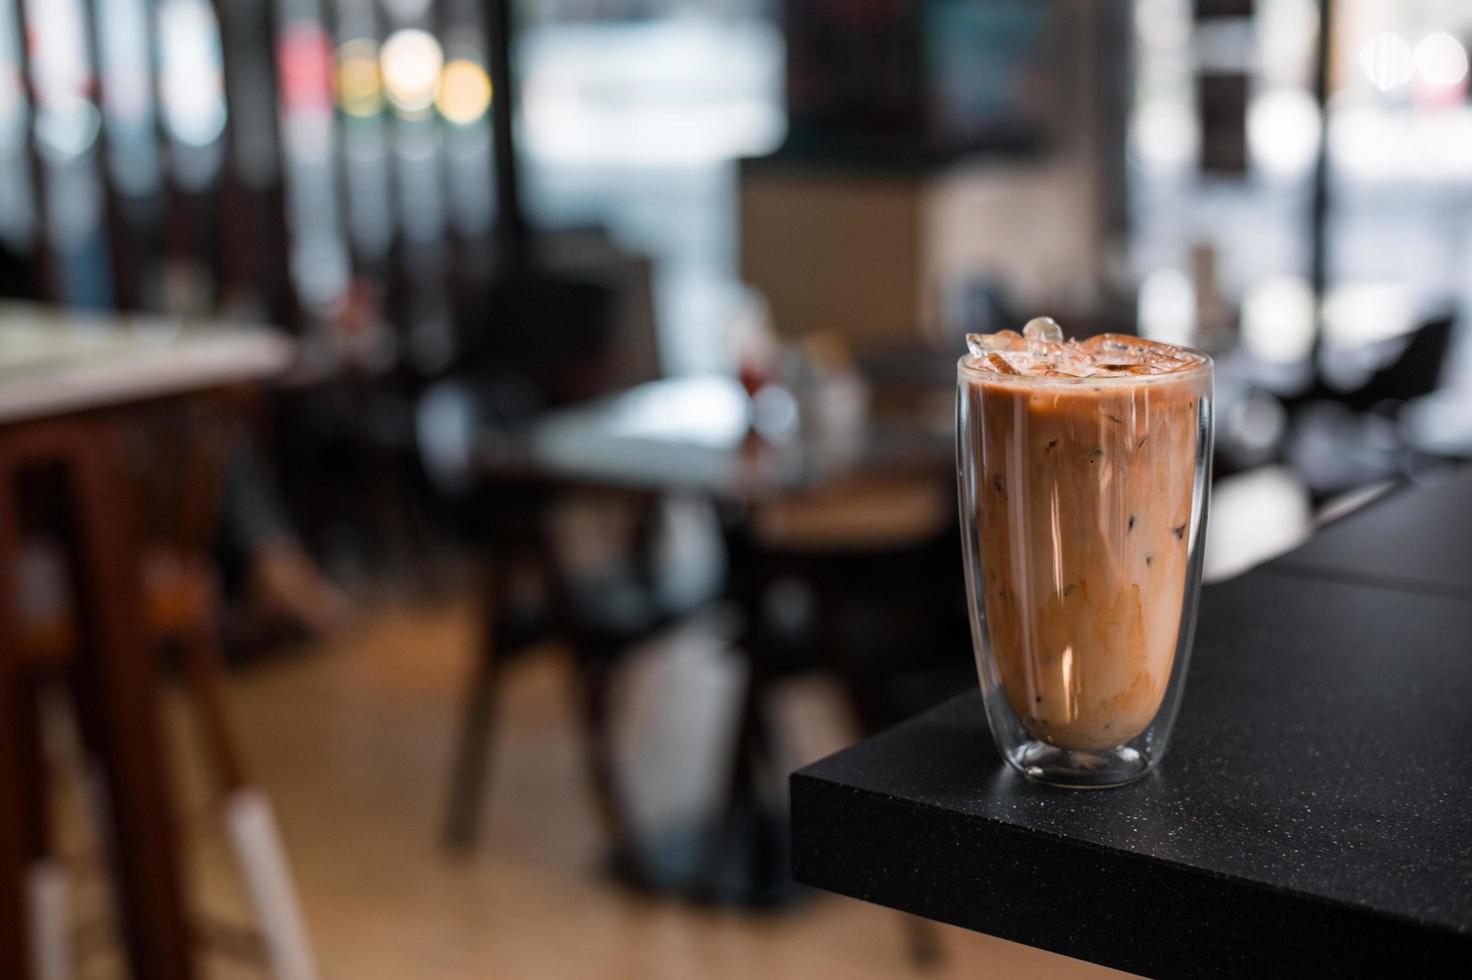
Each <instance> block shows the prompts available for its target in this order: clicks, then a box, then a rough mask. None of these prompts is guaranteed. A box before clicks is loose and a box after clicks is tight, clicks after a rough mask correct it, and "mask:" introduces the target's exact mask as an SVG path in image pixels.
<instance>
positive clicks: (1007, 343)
mask: <svg viewBox="0 0 1472 980" xmlns="http://www.w3.org/2000/svg"><path fill="white" fill-rule="evenodd" d="M966 349H967V350H969V351H970V352H971V353H972V354H975V355H976V356H977V357H983V356H985V355H986V354H987V353H988V352H990V351H994V350H1003V351H1008V350H1010V351H1025V350H1027V341H1026V340H1024V339H1022V334H1020V333H1018V332H1017V331H1016V330H998V331H997V332H996V333H968V334H967V335H966Z"/></svg>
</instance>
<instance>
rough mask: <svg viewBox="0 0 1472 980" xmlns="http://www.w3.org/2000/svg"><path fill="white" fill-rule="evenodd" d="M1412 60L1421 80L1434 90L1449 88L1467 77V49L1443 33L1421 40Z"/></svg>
mask: <svg viewBox="0 0 1472 980" xmlns="http://www.w3.org/2000/svg"><path fill="white" fill-rule="evenodd" d="M1412 58H1413V59H1414V61H1415V65H1416V73H1417V74H1419V75H1420V76H1421V80H1422V81H1424V82H1425V83H1426V84H1428V85H1431V86H1433V87H1435V88H1451V87H1452V86H1453V85H1456V84H1458V83H1460V82H1461V81H1462V79H1464V78H1466V77H1467V49H1466V48H1464V47H1462V42H1460V41H1458V40H1457V39H1456V38H1454V37H1452V36H1451V35H1450V34H1448V33H1446V32H1445V31H1437V32H1436V33H1435V34H1427V35H1426V36H1425V37H1423V38H1421V40H1420V41H1418V42H1417V43H1416V49H1415V51H1414V52H1413V54H1412Z"/></svg>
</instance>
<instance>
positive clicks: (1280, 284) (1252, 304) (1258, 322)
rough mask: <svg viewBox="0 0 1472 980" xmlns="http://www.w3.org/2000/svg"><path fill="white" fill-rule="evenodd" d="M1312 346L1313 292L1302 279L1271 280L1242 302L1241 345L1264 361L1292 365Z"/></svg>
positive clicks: (1252, 290) (1259, 284)
mask: <svg viewBox="0 0 1472 980" xmlns="http://www.w3.org/2000/svg"><path fill="white" fill-rule="evenodd" d="M1313 343H1314V291H1313V287H1312V286H1310V285H1309V282H1308V280H1307V279H1304V278H1303V277H1302V276H1288V275H1285V276H1270V277H1268V278H1267V279H1264V280H1262V281H1260V282H1257V283H1254V284H1253V285H1252V286H1251V287H1250V288H1249V289H1248V290H1247V293H1246V295H1245V296H1244V297H1243V299H1242V345H1243V346H1244V347H1245V348H1247V350H1249V351H1251V352H1252V353H1253V354H1255V355H1257V356H1258V357H1260V358H1262V359H1263V360H1266V361H1279V362H1284V363H1293V362H1295V361H1301V360H1302V359H1303V358H1305V357H1307V356H1308V353H1309V351H1310V350H1312V348H1313Z"/></svg>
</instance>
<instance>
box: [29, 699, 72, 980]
mask: <svg viewBox="0 0 1472 980" xmlns="http://www.w3.org/2000/svg"><path fill="white" fill-rule="evenodd" d="M18 693H19V696H18V698H17V702H18V703H17V705H16V712H15V721H16V725H17V729H18V731H17V738H18V744H19V745H20V759H21V766H22V774H23V775H22V779H23V780H24V785H25V790H24V791H23V798H24V803H23V808H24V811H25V812H24V816H23V819H24V820H25V833H26V838H27V850H28V851H29V853H30V868H29V870H28V872H27V875H26V899H27V905H28V908H29V911H30V939H31V974H32V976H34V977H35V980H67V978H68V977H70V976H71V943H70V940H71V936H70V929H69V911H70V909H69V904H70V903H69V901H68V899H69V895H70V891H71V888H70V880H69V877H68V874H67V869H66V865H65V864H64V863H63V862H62V861H61V859H60V858H59V857H58V856H57V854H56V853H55V849H54V848H53V846H52V844H53V835H52V833H51V825H50V816H51V814H50V809H51V808H50V807H49V806H48V802H49V799H48V786H49V783H50V781H49V779H48V778H47V775H48V774H47V766H46V752H45V746H44V736H43V732H42V728H41V704H40V698H41V686H40V680H39V679H38V678H35V677H30V678H27V679H26V680H25V681H24V682H22V684H21V686H20V691H19V692H18Z"/></svg>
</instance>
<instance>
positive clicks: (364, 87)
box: [337, 38, 383, 116]
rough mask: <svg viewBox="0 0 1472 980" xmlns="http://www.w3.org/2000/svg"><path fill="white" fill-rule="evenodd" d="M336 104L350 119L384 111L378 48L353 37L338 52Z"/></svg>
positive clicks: (370, 41) (367, 40)
mask: <svg viewBox="0 0 1472 980" xmlns="http://www.w3.org/2000/svg"><path fill="white" fill-rule="evenodd" d="M337 104H338V106H340V107H341V108H342V111H343V112H346V113H347V114H348V115H350V116H372V115H374V114H375V113H377V112H378V111H379V110H380V109H381V108H383V80H382V76H381V75H380V74H379V70H378V45H377V44H376V43H374V42H373V41H372V40H370V39H368V38H355V39H354V40H351V41H347V42H345V43H343V44H342V45H341V46H340V47H339V48H338V49H337Z"/></svg>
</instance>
